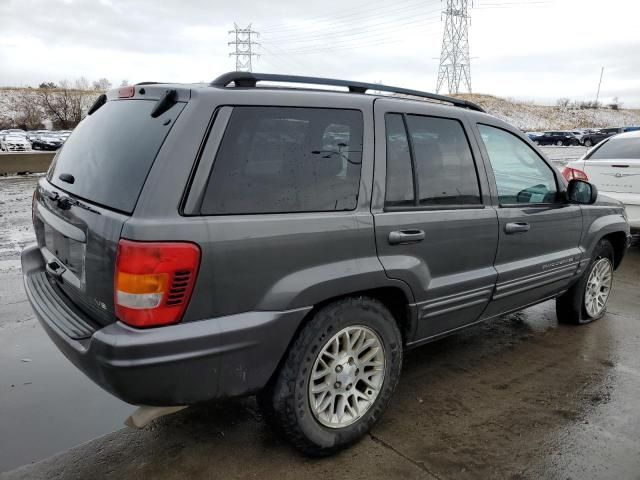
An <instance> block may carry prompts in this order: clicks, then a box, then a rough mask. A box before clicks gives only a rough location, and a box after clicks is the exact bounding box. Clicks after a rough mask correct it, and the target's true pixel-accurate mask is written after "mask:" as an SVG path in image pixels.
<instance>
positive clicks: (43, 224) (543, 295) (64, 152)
mask: <svg viewBox="0 0 640 480" xmlns="http://www.w3.org/2000/svg"><path fill="white" fill-rule="evenodd" d="M265 81H266V82H269V81H272V82H273V81H275V82H279V83H278V85H279V86H274V85H273V84H272V85H271V86H268V84H267V86H264V85H265V84H264V82H265ZM259 83H261V85H260V86H258V84H259ZM296 84H316V85H320V84H325V85H329V86H332V87H334V89H335V88H337V87H342V88H343V89H344V90H346V91H344V92H340V91H327V90H326V89H325V90H317V89H316V90H314V89H309V88H292V86H294V87H295V86H296ZM282 85H288V87H283V86H282ZM298 86H299V87H300V85H298ZM368 91H369V92H372V93H370V94H366V93H367V92H368ZM381 91H387V92H389V93H391V95H382V94H381V93H379V92H381ZM376 92H378V93H376ZM33 223H34V227H35V231H36V236H37V245H34V246H32V247H30V248H27V249H26V250H25V251H24V252H23V254H22V267H23V274H24V284H25V288H26V291H27V295H28V297H29V300H30V302H31V304H32V305H33V308H34V310H35V312H36V314H37V316H38V318H39V320H40V322H41V323H42V325H43V327H44V329H45V330H46V331H47V333H48V334H49V336H50V337H51V339H52V340H53V341H54V342H55V343H56V345H57V346H58V348H59V349H60V350H61V351H62V352H63V353H64V354H65V355H66V356H67V358H69V360H70V361H71V362H72V363H73V364H75V365H76V366H77V367H78V368H80V369H81V370H82V371H83V372H84V373H85V374H86V375H88V376H89V377H90V378H91V379H92V380H93V381H95V382H96V383H97V384H99V385H100V386H102V387H103V388H105V389H106V390H108V391H109V392H111V393H112V394H114V395H116V396H117V397H119V398H121V399H123V400H125V401H127V402H130V403H133V404H139V405H157V406H171V405H188V404H193V403H196V402H201V401H205V400H211V399H217V398H223V397H236V396H242V395H251V394H257V395H258V401H259V404H260V405H261V407H262V408H263V411H264V412H265V417H266V418H267V419H268V420H269V421H272V422H274V424H275V425H277V426H278V427H279V430H280V431H281V432H283V433H284V435H285V436H286V438H287V439H288V440H289V441H291V442H292V443H293V444H294V445H296V446H297V447H298V448H300V449H302V450H303V451H305V452H307V453H310V454H316V455H322V454H328V453H331V452H333V451H336V450H338V449H340V448H342V447H345V446H347V445H349V444H351V443H353V442H355V441H356V440H357V439H358V438H360V437H361V436H362V435H363V434H364V433H366V432H367V431H368V430H369V429H370V428H371V426H372V425H373V424H374V422H375V421H376V420H377V419H378V418H379V417H380V416H381V415H382V413H383V411H384V410H385V408H386V407H387V404H388V403H389V401H390V399H391V395H392V392H393V390H394V387H395V386H396V382H397V381H398V377H399V376H400V370H401V364H402V356H403V351H405V350H406V349H408V348H412V347H415V346H418V345H421V344H424V343H426V342H430V341H432V340H435V339H438V338H440V337H442V336H444V335H448V334H451V333H453V332H456V331H458V330H460V329H462V328H465V327H468V326H470V325H474V324H476V323H478V322H481V321H486V320H490V319H492V318H495V317H497V316H499V315H502V314H505V313H507V312H513V311H515V310H519V309H522V308H524V307H527V306H529V305H533V304H536V303H539V302H542V301H545V300H548V299H552V298H556V302H557V312H558V320H559V321H562V322H569V323H576V324H579V323H586V322H590V321H592V320H595V319H597V318H600V317H601V316H602V315H603V314H604V312H605V308H606V304H607V299H608V297H609V293H610V291H611V288H612V279H613V270H614V269H615V268H616V267H617V266H618V265H619V264H620V261H621V260H622V257H623V255H624V253H625V250H626V248H627V246H628V239H629V226H628V224H627V220H626V217H625V211H624V208H623V207H622V205H621V204H620V203H618V202H616V201H614V200H611V199H607V198H605V197H601V198H597V192H596V189H595V187H594V186H592V185H590V184H589V183H587V182H584V181H581V180H572V181H570V182H568V183H567V182H566V181H565V180H564V179H563V177H562V175H560V173H559V172H558V171H557V170H556V169H555V168H554V167H553V166H552V165H551V164H550V163H549V162H548V161H547V160H546V159H545V158H544V156H543V155H542V154H541V153H540V152H539V151H538V150H537V149H536V148H535V146H534V145H533V144H532V143H531V141H530V140H529V139H528V138H527V137H526V136H524V135H523V134H522V133H521V132H520V131H519V130H518V129H516V128H513V127H511V126H510V125H508V124H506V123H504V122H502V121H500V120H498V119H496V118H494V117H492V116H490V115H487V114H485V113H483V111H482V109H481V108H480V107H478V106H476V105H474V104H472V103H470V102H466V101H464V100H460V99H455V98H449V97H443V96H439V95H434V94H428V93H423V92H418V91H413V90H406V89H398V88H393V87H387V86H384V85H373V84H365V83H357V82H346V81H341V80H330V79H319V78H309V77H289V76H280V75H268V74H250V73H230V74H226V75H223V76H221V77H219V78H218V79H216V80H215V81H213V82H212V83H211V84H210V85H186V86H185V85H169V84H154V83H144V84H138V85H136V86H133V87H124V88H121V89H118V90H113V91H110V92H109V93H107V94H106V95H103V96H101V97H100V98H99V99H98V100H97V101H96V103H95V104H94V106H93V107H92V108H91V110H90V111H89V115H88V116H87V118H85V119H84V120H83V121H82V122H81V123H80V125H79V126H78V127H77V128H76V130H75V131H74V133H73V134H72V135H71V136H70V137H69V139H68V140H67V142H66V143H65V145H64V147H63V148H62V149H61V151H60V152H59V153H58V154H57V155H56V158H55V159H54V162H53V164H52V165H51V168H50V169H49V172H48V174H47V176H46V178H42V179H41V180H40V181H39V184H38V186H37V189H36V191H35V193H34V197H33Z"/></svg>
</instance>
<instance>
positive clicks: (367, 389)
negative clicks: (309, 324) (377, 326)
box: [309, 325, 386, 428]
mask: <svg viewBox="0 0 640 480" xmlns="http://www.w3.org/2000/svg"><path fill="white" fill-rule="evenodd" d="M385 366H386V358H385V351H384V346H383V343H382V340H381V339H380V337H379V336H378V334H377V333H376V332H374V331H373V330H372V329H370V328H368V327H365V326H364V325H354V326H349V327H346V328H343V329H342V330H340V331H339V332H338V333H336V334H335V335H334V336H333V337H331V338H330V339H329V341H328V342H327V343H326V344H325V345H324V347H323V348H322V350H321V351H320V353H319V354H318V356H317V357H316V361H315V363H314V365H313V368H312V369H311V377H310V379H309V405H310V407H311V411H312V412H313V416H314V417H315V419H316V420H317V421H318V422H320V423H321V424H322V425H324V426H325V427H329V428H343V427H346V426H348V425H351V424H353V423H354V422H356V421H357V420H359V419H360V418H362V416H363V415H364V414H365V413H366V412H367V410H369V408H370V407H371V405H373V403H374V402H375V400H376V398H377V396H378V394H379V393H380V390H381V388H382V385H383V382H384V372H385Z"/></svg>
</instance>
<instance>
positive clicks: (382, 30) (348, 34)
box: [269, 14, 440, 45]
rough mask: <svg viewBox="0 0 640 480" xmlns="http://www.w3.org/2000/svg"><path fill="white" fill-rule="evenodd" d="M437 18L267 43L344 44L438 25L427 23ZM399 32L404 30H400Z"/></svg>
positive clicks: (376, 25)
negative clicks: (414, 26)
mask: <svg viewBox="0 0 640 480" xmlns="http://www.w3.org/2000/svg"><path fill="white" fill-rule="evenodd" d="M439 18H440V14H438V15H431V16H426V17H422V16H416V15H412V16H410V17H404V18H399V19H394V20H391V21H385V22H379V23H376V24H372V25H371V26H369V27H368V28H367V29H366V30H364V31H358V30H354V28H353V27H352V28H351V29H349V30H340V31H334V32H327V33H317V34H310V35H308V36H306V37H297V38H290V39H286V40H281V39H272V38H271V37H269V41H270V42H276V41H277V42H282V41H287V42H289V41H290V42H295V43H298V44H304V43H318V42H322V44H324V45H326V43H327V41H333V42H344V41H349V40H357V39H358V38H364V37H373V36H380V34H387V33H388V32H392V31H397V30H400V28H399V27H406V26H408V25H416V24H422V25H429V24H430V23H438V22H429V20H434V19H439ZM398 20H402V21H398ZM425 22H426V23H425ZM401 30H406V28H402V29H401Z"/></svg>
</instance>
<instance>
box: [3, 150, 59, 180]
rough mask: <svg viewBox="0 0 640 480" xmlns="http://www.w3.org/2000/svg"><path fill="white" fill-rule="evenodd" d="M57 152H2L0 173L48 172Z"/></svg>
mask: <svg viewBox="0 0 640 480" xmlns="http://www.w3.org/2000/svg"><path fill="white" fill-rule="evenodd" d="M55 154H56V152H15V153H13V152H0V175H3V174H7V173H19V172H31V173H42V172H46V171H47V169H48V168H49V165H50V164H51V160H53V157H54V155H55Z"/></svg>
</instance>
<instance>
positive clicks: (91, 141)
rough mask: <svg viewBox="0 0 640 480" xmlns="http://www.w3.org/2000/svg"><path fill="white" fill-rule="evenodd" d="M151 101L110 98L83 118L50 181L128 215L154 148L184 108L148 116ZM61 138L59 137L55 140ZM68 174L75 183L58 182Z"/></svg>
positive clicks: (68, 141)
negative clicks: (62, 175) (62, 176)
mask: <svg viewBox="0 0 640 480" xmlns="http://www.w3.org/2000/svg"><path fill="white" fill-rule="evenodd" d="M155 104H156V102H155V101H153V100H151V101H150V100H112V101H109V102H107V103H106V104H104V105H103V106H102V107H101V108H99V109H98V110H97V111H95V112H94V113H93V114H92V115H90V116H88V117H87V118H85V119H84V120H83V121H82V122H80V124H79V125H78V127H77V128H76V129H75V131H74V134H73V135H71V136H70V137H69V138H68V139H67V141H66V142H65V144H64V147H63V148H62V150H61V151H60V154H59V155H58V158H57V159H56V161H55V164H54V165H53V168H52V169H51V170H50V172H49V177H48V179H49V181H50V182H51V183H53V184H54V185H55V186H57V187H59V188H61V189H63V190H66V191H67V192H69V193H72V194H73V195H76V196H78V197H81V198H83V199H86V200H89V201H92V202H95V203H97V204H100V205H104V206H106V207H109V208H113V209H115V210H120V211H123V212H127V213H131V212H133V208H134V207H135V204H136V202H137V200H138V195H139V194H140V192H141V190H142V186H143V184H144V181H145V179H146V178H147V174H148V173H149V170H150V169H151V165H152V164H153V161H154V160H155V158H156V155H157V153H158V150H159V149H160V146H161V145H162V142H163V141H164V139H165V137H166V136H167V134H168V133H169V130H170V129H171V126H172V125H173V124H174V121H175V119H176V117H177V116H178V115H179V114H180V112H181V111H182V109H183V107H184V103H178V104H176V105H174V106H173V107H172V108H170V109H169V110H168V111H166V112H165V113H164V114H162V115H160V116H158V117H156V118H152V117H151V115H150V114H151V110H152V109H153V107H154V106H155ZM56 140H59V139H56ZM61 174H69V175H72V176H73V178H74V181H73V183H67V182H63V181H61V180H60V178H59V177H60V175H61Z"/></svg>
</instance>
